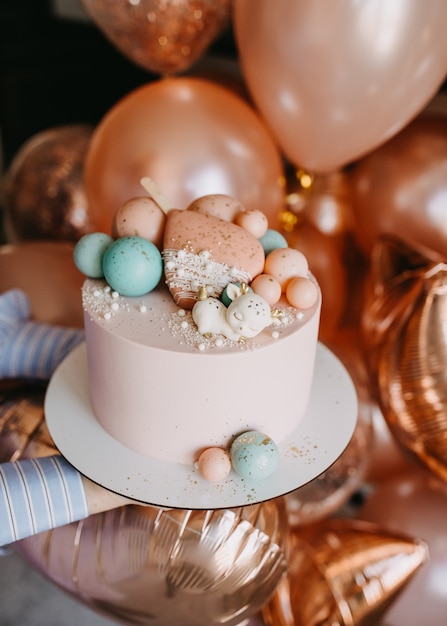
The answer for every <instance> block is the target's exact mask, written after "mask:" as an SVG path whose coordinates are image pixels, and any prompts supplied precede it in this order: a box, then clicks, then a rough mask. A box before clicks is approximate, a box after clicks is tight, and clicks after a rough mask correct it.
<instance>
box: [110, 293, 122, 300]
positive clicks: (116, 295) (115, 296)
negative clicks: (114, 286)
mask: <svg viewBox="0 0 447 626" xmlns="http://www.w3.org/2000/svg"><path fill="white" fill-rule="evenodd" d="M119 295H120V294H119V293H118V292H117V291H112V298H114V299H115V300H116V299H117V298H119Z"/></svg>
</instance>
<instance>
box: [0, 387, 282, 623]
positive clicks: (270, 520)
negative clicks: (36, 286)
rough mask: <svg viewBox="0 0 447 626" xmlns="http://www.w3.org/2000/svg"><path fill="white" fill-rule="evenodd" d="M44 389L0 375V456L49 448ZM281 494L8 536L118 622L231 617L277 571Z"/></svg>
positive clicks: (142, 510)
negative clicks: (232, 505) (242, 503)
mask: <svg viewBox="0 0 447 626" xmlns="http://www.w3.org/2000/svg"><path fill="white" fill-rule="evenodd" d="M43 393H44V391H43V390H42V389H40V388H29V387H17V386H16V385H15V384H14V383H10V384H6V383H3V385H2V387H1V388H0V400H1V405H0V445H1V448H0V450H1V458H0V460H1V461H5V460H8V459H18V458H21V457H26V456H28V457H29V456H42V455H45V454H51V453H54V451H55V448H54V444H52V442H51V439H50V437H49V435H48V432H47V430H46V426H45V420H44V415H43V407H42V400H43ZM286 543H287V518H286V513H285V507H284V501H283V499H278V500H272V501H269V502H265V503H263V504H258V505H253V506H248V507H244V508H241V509H234V510H233V509H231V510H230V509H226V510H217V511H212V510H204V511H190V510H162V509H158V508H155V507H154V508H153V507H142V506H137V505H129V506H126V507H122V508H120V509H115V510H113V511H108V512H106V513H101V514H99V515H92V516H90V517H89V518H87V519H86V520H83V521H81V522H78V523H74V524H70V525H67V526H64V527H61V528H58V529H56V530H52V531H49V532H46V533H40V534H39V535H36V536H35V537H30V538H29V539H25V540H23V541H21V542H18V543H17V544H16V549H17V550H18V551H19V552H20V553H21V554H22V556H23V557H24V558H26V559H27V560H28V561H30V562H31V563H32V564H33V565H34V566H35V567H36V569H37V570H39V571H40V572H41V573H42V574H43V575H45V576H46V577H47V578H48V579H49V580H51V581H52V582H54V583H55V584H57V585H58V586H60V587H61V588H62V589H64V590H65V591H67V592H69V593H70V594H72V595H73V596H74V597H75V598H77V599H78V600H80V601H82V602H83V603H85V604H86V605H88V606H89V607H90V608H92V609H95V610H97V611H99V612H102V613H105V614H107V615H108V616H109V617H111V618H114V619H118V620H121V621H123V622H125V623H126V624H139V625H144V624H150V625H151V626H183V625H184V626H200V625H201V624H203V626H212V624H223V623H225V624H228V625H230V626H231V625H236V624H240V623H243V622H244V621H245V620H251V619H255V617H256V615H257V614H258V613H259V611H260V610H261V608H262V607H263V605H264V604H265V602H267V601H268V599H269V598H270V597H271V596H272V594H273V593H274V590H275V589H276V587H277V585H278V584H279V582H280V580H281V579H282V577H283V576H284V574H285V571H286V567H287V561H286V556H285V551H286Z"/></svg>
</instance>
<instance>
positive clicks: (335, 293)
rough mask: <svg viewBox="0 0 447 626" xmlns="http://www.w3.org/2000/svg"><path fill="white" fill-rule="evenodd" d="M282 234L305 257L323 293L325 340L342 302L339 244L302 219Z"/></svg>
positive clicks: (343, 289)
mask: <svg viewBox="0 0 447 626" xmlns="http://www.w3.org/2000/svg"><path fill="white" fill-rule="evenodd" d="M283 234H284V236H285V237H286V239H287V243H288V245H289V246H290V247H291V248H296V249H297V250H299V251H300V252H302V253H303V254H304V255H305V256H306V257H307V260H308V262H309V269H310V271H311V272H312V273H313V274H314V275H315V277H316V278H317V280H318V282H319V284H320V288H321V291H322V294H323V300H322V308H321V323H320V339H321V341H328V340H329V339H330V338H331V337H332V336H333V335H334V332H335V330H336V328H337V325H338V324H339V323H340V321H341V318H342V315H343V312H344V308H345V305H346V297H347V284H346V271H345V268H344V265H343V259H342V252H341V250H340V246H339V244H338V242H337V241H336V240H333V239H332V238H331V237H327V236H326V235H324V234H323V233H321V232H320V231H318V230H317V229H316V228H315V226H313V225H312V224H310V223H309V222H307V221H304V220H303V221H302V222H298V223H297V224H296V225H295V226H294V227H293V230H292V231H291V232H289V233H287V232H284V233H283Z"/></svg>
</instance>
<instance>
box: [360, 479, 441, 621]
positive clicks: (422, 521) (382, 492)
mask: <svg viewBox="0 0 447 626" xmlns="http://www.w3.org/2000/svg"><path fill="white" fill-rule="evenodd" d="M359 516H360V517H361V518H362V519H365V520H368V521H372V522H375V523H378V524H380V525H381V526H382V527H383V528H384V529H386V530H389V531H393V530H394V531H398V532H401V533H405V534H407V535H409V536H412V537H417V538H419V539H422V540H423V541H424V542H425V543H426V544H427V546H428V551H429V559H428V561H427V562H426V563H425V564H424V565H423V566H422V567H421V568H420V570H419V571H418V572H416V574H415V576H414V578H413V579H412V580H411V581H410V582H409V584H408V586H407V587H406V588H405V590H404V592H403V593H402V595H400V596H399V597H398V599H397V600H396V601H395V603H394V604H393V605H392V607H391V609H390V610H389V612H388V613H387V614H386V616H385V620H384V621H385V623H386V625H387V626H402V625H403V624H405V626H421V624H424V626H440V625H441V624H444V623H445V616H446V615H447V596H446V593H445V589H446V587H445V585H446V571H447V542H446V530H445V520H446V518H447V493H446V491H445V488H444V490H443V489H442V488H441V487H440V485H439V483H436V482H435V479H433V478H431V477H429V476H427V475H426V474H425V473H424V472H422V471H419V472H418V471H416V470H413V471H412V472H408V471H406V472H405V473H404V474H400V475H399V476H395V477H393V478H391V479H390V480H388V481H387V482H386V483H381V484H380V485H379V487H378V488H377V490H376V491H375V492H374V493H373V494H372V495H371V496H370V498H369V500H367V502H366V505H365V506H364V507H363V509H362V510H361V511H360V514H359Z"/></svg>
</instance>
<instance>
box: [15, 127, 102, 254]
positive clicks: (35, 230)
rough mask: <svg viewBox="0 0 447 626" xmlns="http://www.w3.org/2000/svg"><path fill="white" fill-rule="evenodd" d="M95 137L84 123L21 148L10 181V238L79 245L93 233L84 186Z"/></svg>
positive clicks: (42, 136) (40, 136)
mask: <svg viewBox="0 0 447 626" xmlns="http://www.w3.org/2000/svg"><path fill="white" fill-rule="evenodd" d="M91 133H92V128H91V127H90V126H89V125H85V124H72V125H67V126H61V127H56V128H50V129H48V130H44V131H42V132H40V133H37V134H36V135H34V136H33V137H31V138H30V139H28V141H26V142H25V143H24V144H23V145H22V146H21V148H20V149H19V151H18V152H17V154H16V155H15V156H14V158H13V160H12V162H11V164H10V166H9V168H8V170H7V172H6V177H5V218H6V225H7V231H8V230H9V233H8V232H7V235H8V237H9V239H11V240H13V241H20V240H26V239H51V240H64V241H73V242H76V241H77V240H78V239H79V238H80V237H81V236H82V235H84V234H85V233H87V232H90V231H91V230H92V223H91V219H90V211H89V207H88V202H87V199H86V196H85V193H84V183H83V175H84V159H85V156H86V153H87V149H88V146H89V143H90V136H91Z"/></svg>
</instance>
